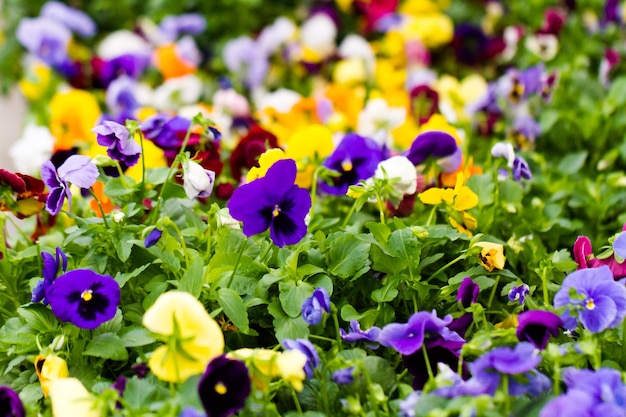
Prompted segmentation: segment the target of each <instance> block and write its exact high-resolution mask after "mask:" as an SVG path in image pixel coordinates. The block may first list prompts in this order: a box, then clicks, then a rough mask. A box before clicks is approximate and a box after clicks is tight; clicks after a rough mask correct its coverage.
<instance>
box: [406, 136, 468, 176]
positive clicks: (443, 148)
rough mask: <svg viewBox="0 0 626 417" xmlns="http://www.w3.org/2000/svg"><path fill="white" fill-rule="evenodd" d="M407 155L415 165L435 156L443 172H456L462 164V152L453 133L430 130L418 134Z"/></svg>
mask: <svg viewBox="0 0 626 417" xmlns="http://www.w3.org/2000/svg"><path fill="white" fill-rule="evenodd" d="M406 157H407V158H408V159H409V161H411V162H412V163H413V165H415V166H418V165H420V164H422V163H424V162H426V161H427V160H428V159H429V158H433V159H435V160H437V165H439V166H440V167H441V169H442V170H443V172H454V171H456V170H457V169H458V168H459V165H460V164H461V159H462V152H461V149H460V148H459V146H458V145H457V143H456V139H454V137H453V136H452V135H451V134H449V133H447V132H443V131H440V130H429V131H427V132H423V133H420V134H419V135H417V137H416V138H415V139H414V140H413V143H412V144H411V148H410V149H409V151H408V152H407V154H406Z"/></svg>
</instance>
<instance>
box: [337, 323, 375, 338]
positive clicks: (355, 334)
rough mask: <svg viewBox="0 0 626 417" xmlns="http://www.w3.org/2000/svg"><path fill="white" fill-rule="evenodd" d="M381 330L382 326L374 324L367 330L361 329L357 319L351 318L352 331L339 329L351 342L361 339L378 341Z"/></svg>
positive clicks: (343, 336)
mask: <svg viewBox="0 0 626 417" xmlns="http://www.w3.org/2000/svg"><path fill="white" fill-rule="evenodd" d="M380 331H381V330H380V328H379V327H376V326H372V327H370V328H369V329H367V330H361V324H360V323H359V322H358V321H356V320H350V332H346V331H345V330H344V329H339V333H340V334H341V338H342V339H343V340H345V341H346V342H350V343H354V342H358V341H359V340H365V341H367V342H378V336H379V335H380Z"/></svg>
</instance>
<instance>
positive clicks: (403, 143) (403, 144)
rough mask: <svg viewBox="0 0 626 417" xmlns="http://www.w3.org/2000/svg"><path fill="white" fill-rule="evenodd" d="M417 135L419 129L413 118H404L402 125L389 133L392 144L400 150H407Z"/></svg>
mask: <svg viewBox="0 0 626 417" xmlns="http://www.w3.org/2000/svg"><path fill="white" fill-rule="evenodd" d="M419 133H420V129H419V127H418V125H417V123H416V122H415V118H413V117H406V118H405V119H404V123H402V124H401V125H400V126H398V127H396V128H395V129H393V130H392V131H391V135H392V137H393V143H394V144H395V145H396V146H397V147H398V148H400V149H409V148H410V147H411V144H412V143H413V141H414V140H415V138H416V137H417V135H418V134H419Z"/></svg>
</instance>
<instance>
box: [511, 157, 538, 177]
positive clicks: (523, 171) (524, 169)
mask: <svg viewBox="0 0 626 417" xmlns="http://www.w3.org/2000/svg"><path fill="white" fill-rule="evenodd" d="M511 169H512V171H513V179H514V180H515V181H520V180H521V179H522V178H523V179H526V180H529V179H531V178H532V177H533V173H532V172H531V171H530V167H529V166H528V162H526V160H525V159H524V158H522V157H520V156H516V157H515V159H514V160H513V167H512V168H511Z"/></svg>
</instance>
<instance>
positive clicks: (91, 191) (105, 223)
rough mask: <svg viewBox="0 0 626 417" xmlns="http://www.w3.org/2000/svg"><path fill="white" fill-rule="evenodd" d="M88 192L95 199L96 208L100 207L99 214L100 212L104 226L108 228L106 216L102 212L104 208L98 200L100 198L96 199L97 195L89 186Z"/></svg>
mask: <svg viewBox="0 0 626 417" xmlns="http://www.w3.org/2000/svg"><path fill="white" fill-rule="evenodd" d="M89 193H90V194H91V196H92V197H93V199H94V200H95V201H96V204H97V205H98V208H99V209H100V214H102V221H104V227H106V228H107V229H108V228H109V223H108V222H107V217H106V214H105V213H104V208H103V207H102V203H101V202H100V200H99V199H98V196H97V195H96V193H95V192H94V191H93V189H92V188H89Z"/></svg>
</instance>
